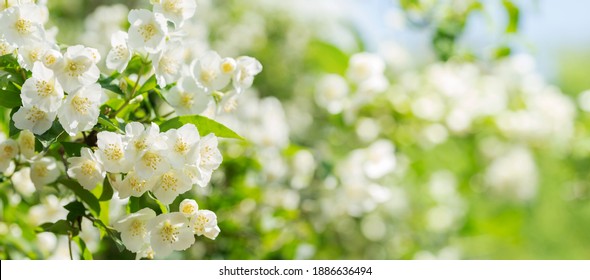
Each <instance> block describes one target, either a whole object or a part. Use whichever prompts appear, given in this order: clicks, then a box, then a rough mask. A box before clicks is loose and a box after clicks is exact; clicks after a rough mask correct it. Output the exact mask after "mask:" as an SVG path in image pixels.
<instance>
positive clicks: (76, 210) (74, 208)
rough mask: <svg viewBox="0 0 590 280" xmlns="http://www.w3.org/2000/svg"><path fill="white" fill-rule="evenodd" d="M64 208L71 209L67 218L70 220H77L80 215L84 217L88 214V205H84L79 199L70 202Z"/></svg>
mask: <svg viewBox="0 0 590 280" xmlns="http://www.w3.org/2000/svg"><path fill="white" fill-rule="evenodd" d="M64 208H65V209H66V210H68V211H69V213H68V216H67V219H68V221H70V222H75V221H76V220H78V217H82V216H84V215H85V214H86V207H84V204H82V202H80V201H77V200H74V201H72V202H70V203H68V204H67V205H65V206H64Z"/></svg>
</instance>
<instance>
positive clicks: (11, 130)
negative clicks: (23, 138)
mask: <svg viewBox="0 0 590 280" xmlns="http://www.w3.org/2000/svg"><path fill="white" fill-rule="evenodd" d="M18 110H19V108H13V109H12V111H10V123H9V124H8V135H9V136H10V137H12V136H14V135H17V134H18V133H19V132H20V129H18V128H16V126H14V119H13V118H12V116H13V115H14V113H16V112H17V111H18Z"/></svg>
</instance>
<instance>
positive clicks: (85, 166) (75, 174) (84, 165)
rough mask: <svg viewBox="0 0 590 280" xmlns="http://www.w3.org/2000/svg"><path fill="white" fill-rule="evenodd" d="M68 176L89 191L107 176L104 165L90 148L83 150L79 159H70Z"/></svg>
mask: <svg viewBox="0 0 590 280" xmlns="http://www.w3.org/2000/svg"><path fill="white" fill-rule="evenodd" d="M68 163H69V168H68V175H69V176H70V177H72V178H74V179H76V180H78V182H79V183H80V185H81V186H82V187H84V188H85V189H87V190H93V189H94V188H96V185H98V184H101V183H102V182H103V181H104V178H105V176H106V171H105V170H104V167H103V166H102V163H101V162H100V160H99V159H98V157H96V156H95V155H94V153H93V152H92V150H90V149H89V148H82V150H81V151H80V156H79V157H71V158H68Z"/></svg>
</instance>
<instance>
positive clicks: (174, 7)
mask: <svg viewBox="0 0 590 280" xmlns="http://www.w3.org/2000/svg"><path fill="white" fill-rule="evenodd" d="M179 2H180V1H179V0H168V1H166V3H164V10H165V11H167V12H170V13H178V12H180V5H179V4H180V3H179Z"/></svg>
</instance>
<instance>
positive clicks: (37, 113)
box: [26, 106, 47, 123]
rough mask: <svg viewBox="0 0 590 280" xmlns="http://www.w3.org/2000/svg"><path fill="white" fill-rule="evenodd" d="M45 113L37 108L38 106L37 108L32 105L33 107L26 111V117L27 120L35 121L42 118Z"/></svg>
mask: <svg viewBox="0 0 590 280" xmlns="http://www.w3.org/2000/svg"><path fill="white" fill-rule="evenodd" d="M46 115H47V114H46V113H45V112H43V111H41V110H39V108H37V107H36V106H33V108H31V109H30V110H29V112H28V113H27V116H26V119H27V120H28V121H31V122H34V123H36V122H38V121H40V120H42V119H44V118H45V116H46Z"/></svg>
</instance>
